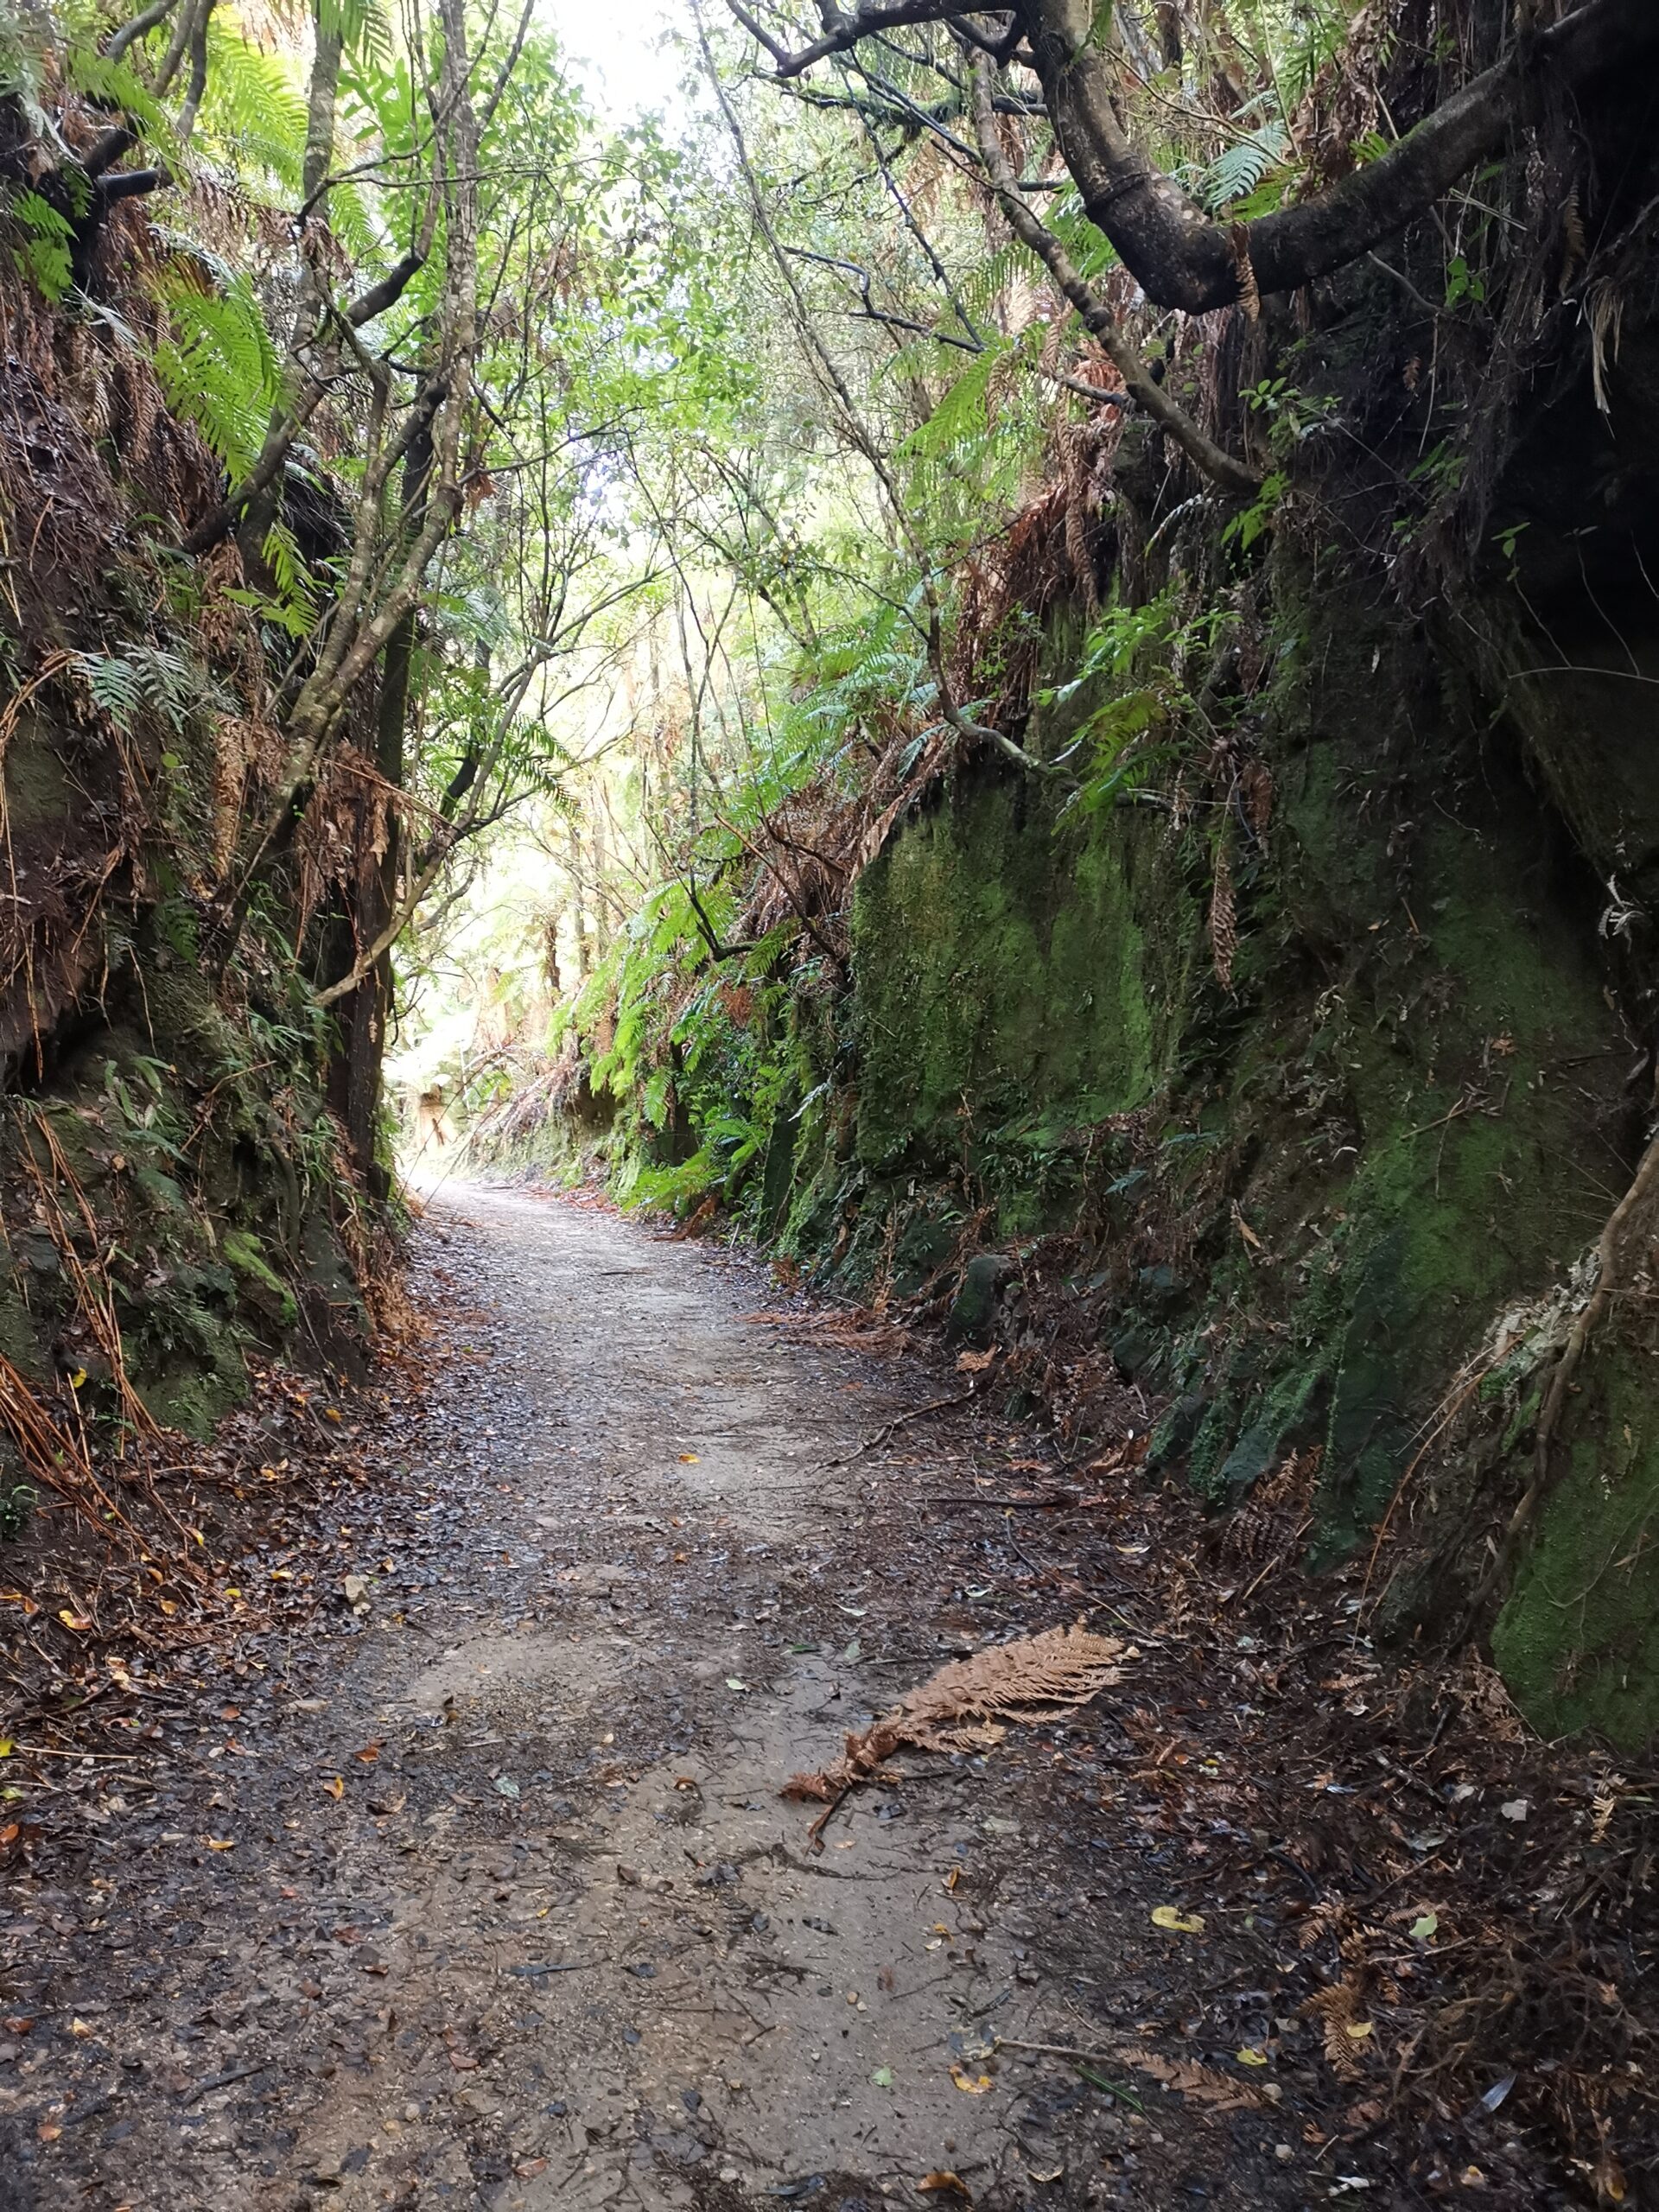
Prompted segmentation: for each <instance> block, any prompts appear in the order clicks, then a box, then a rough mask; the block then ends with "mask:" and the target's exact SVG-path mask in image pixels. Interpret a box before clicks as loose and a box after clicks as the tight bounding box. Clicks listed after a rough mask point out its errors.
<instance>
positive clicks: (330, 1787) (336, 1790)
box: [322, 1774, 346, 1797]
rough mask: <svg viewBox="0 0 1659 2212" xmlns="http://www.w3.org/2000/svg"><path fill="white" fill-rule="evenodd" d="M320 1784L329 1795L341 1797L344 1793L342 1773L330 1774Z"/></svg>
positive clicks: (344, 1784)
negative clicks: (325, 1780) (327, 1778)
mask: <svg viewBox="0 0 1659 2212" xmlns="http://www.w3.org/2000/svg"><path fill="white" fill-rule="evenodd" d="M322 1786H323V1788H324V1789H326V1790H327V1792H328V1795H329V1796H331V1797H343V1796H345V1795H346V1782H345V1777H344V1776H342V1775H338V1774H336V1775H334V1776H332V1777H330V1779H329V1780H328V1781H327V1782H325V1783H323V1785H322Z"/></svg>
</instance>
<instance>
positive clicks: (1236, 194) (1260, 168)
mask: <svg viewBox="0 0 1659 2212" xmlns="http://www.w3.org/2000/svg"><path fill="white" fill-rule="evenodd" d="M1289 144H1290V136H1289V133H1288V132H1287V130H1286V129H1285V127H1284V125H1283V124H1282V123H1264V124H1262V126H1261V128H1260V129H1259V130H1252V131H1251V132H1250V133H1249V136H1248V137H1244V138H1241V139H1240V140H1239V141H1238V143H1236V145H1232V146H1229V147H1228V148H1227V149H1226V151H1225V152H1224V153H1222V154H1218V155H1217V157H1216V159H1215V160H1214V161H1213V162H1211V164H1210V166H1209V168H1207V169H1205V172H1204V174H1203V175H1202V177H1201V178H1200V179H1199V180H1198V195H1199V197H1200V198H1201V199H1202V200H1203V201H1204V204H1205V207H1208V208H1209V209H1210V210H1211V213H1216V214H1219V213H1221V212H1222V211H1223V210H1224V209H1225V208H1228V207H1232V205H1233V203H1234V202H1235V201H1237V200H1250V199H1252V197H1253V195H1254V194H1255V192H1256V191H1257V189H1258V188H1259V187H1260V186H1261V184H1262V181H1263V179H1264V178H1265V177H1266V176H1267V175H1268V173H1269V172H1270V171H1271V170H1273V169H1275V168H1279V167H1280V165H1281V163H1282V162H1283V161H1284V158H1285V155H1286V152H1287V149H1288V147H1289ZM1275 197H1277V195H1275ZM1249 212H1250V213H1251V214H1255V213H1265V212H1266V210H1265V209H1258V208H1256V207H1254V206H1252V207H1251V208H1250V211H1249Z"/></svg>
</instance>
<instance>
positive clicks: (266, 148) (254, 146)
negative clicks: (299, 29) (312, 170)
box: [200, 12, 306, 199]
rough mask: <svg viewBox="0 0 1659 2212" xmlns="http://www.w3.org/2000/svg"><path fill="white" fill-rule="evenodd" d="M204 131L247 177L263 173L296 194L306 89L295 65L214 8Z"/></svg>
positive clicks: (284, 191)
mask: <svg viewBox="0 0 1659 2212" xmlns="http://www.w3.org/2000/svg"><path fill="white" fill-rule="evenodd" d="M200 130H201V134H202V137H203V138H204V139H205V140H207V142H208V143H210V144H212V145H213V146H216V147H217V148H218V149H220V150H221V151H222V152H223V153H224V154H225V155H226V157H227V158H228V159H230V160H231V161H232V163H233V166H234V167H235V168H236V170H237V171H238V174H239V175H241V176H243V177H244V178H247V177H249V176H253V177H256V178H257V177H263V178H264V180H266V181H268V182H269V183H270V184H271V185H273V186H275V187H276V188H277V190H278V191H279V192H280V193H282V194H284V195H286V196H287V197H289V198H290V199H291V198H296V197H297V195H298V194H299V190H300V181H301V177H302V173H303V170H304V167H305V131H306V102H305V94H304V92H302V90H301V88H300V83H299V79H298V78H297V76H296V73H295V70H294V67H293V65H292V64H291V63H290V62H289V60H288V59H287V58H286V56H284V55H283V54H263V53H261V51H260V50H259V48H257V46H254V45H251V44H250V42H249V41H248V40H247V39H246V38H245V37H244V36H243V35H242V34H241V33H240V32H239V31H238V30H237V29H234V28H233V27H232V24H230V23H228V22H226V21H225V19H224V17H223V15H222V14H221V13H217V12H216V13H215V14H214V15H213V17H212V18H211V20H210V22H209V24H208V29H207V93H206V96H205V97H204V99H203V101H202V105H201V120H200Z"/></svg>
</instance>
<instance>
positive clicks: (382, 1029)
mask: <svg viewBox="0 0 1659 2212" xmlns="http://www.w3.org/2000/svg"><path fill="white" fill-rule="evenodd" d="M431 473H432V431H431V426H430V424H429V423H428V424H427V426H426V427H425V428H424V429H423V431H422V432H421V434H420V435H419V436H417V437H416V440H415V441H414V442H413V443H412V444H411V445H410V449H409V453H408V455H407V457H406V458H405V460H404V501H403V506H404V512H403V531H404V538H405V539H406V540H409V539H412V538H413V537H414V536H415V534H416V531H418V530H419V528H420V525H421V520H422V516H423V509H424V507H425V504H426V492H427V486H428V483H429V480H430V477H431ZM415 641H416V632H415V614H414V612H413V610H412V609H411V610H410V612H409V613H406V614H405V615H404V617H403V619H402V620H400V621H399V623H398V624H397V627H396V629H395V630H393V632H392V633H391V637H390V638H388V639H387V640H386V649H385V657H384V658H383V659H382V662H381V666H380V697H379V701H378V709H377V713H376V717H375V760H374V765H375V766H376V768H377V769H378V772H379V773H380V775H381V777H382V778H383V779H385V785H389V786H390V787H391V790H393V791H401V790H402V789H403V787H404V752H405V744H404V738H405V732H406V729H407V725H408V721H409V696H410V674H411V671H412V669H413V665H414V658H415ZM374 803H375V804H378V803H379V799H378V796H377V798H376V800H375V802H374ZM368 830H369V825H368V824H367V823H365V824H364V830H363V834H364V837H365V842H372V840H371V839H369V835H368ZM401 845H402V833H401V826H400V824H399V823H398V819H397V814H396V812H395V811H394V812H393V813H392V814H391V817H390V819H389V821H388V823H387V824H386V838H385V852H384V853H383V854H382V855H381V857H380V860H379V862H378V865H377V866H376V867H374V868H372V871H371V872H369V873H367V874H365V876H364V877H363V879H362V880H361V881H360V883H359V885H358V887H357V889H356V894H355V896H354V897H353V899H352V900H351V902H350V906H351V912H350V923H351V926H350V928H349V929H348V930H347V931H345V932H344V933H343V941H342V942H343V955H344V959H343V964H342V966H341V968H340V974H341V975H342V976H349V975H350V973H351V971H352V968H353V963H354V962H355V960H356V958H357V957H358V952H359V948H361V947H365V946H371V947H372V945H373V944H374V943H375V941H376V939H377V938H379V937H380V936H381V935H382V934H383V933H384V931H385V927H386V925H387V923H388V922H389V921H390V920H391V917H392V914H393V912H395V911H396V907H397V876H398V869H399V866H400V863H401V858H402V853H401ZM394 987H395V978H394V976H393V973H392V959H391V947H390V946H388V947H387V949H386V950H385V952H383V953H382V954H381V956H380V957H379V959H378V961H377V962H376V963H375V964H374V966H373V968H372V969H371V970H370V971H369V973H368V974H367V975H366V976H365V977H364V978H363V980H362V982H360V983H359V985H358V987H357V988H356V989H355V990H354V991H351V992H348V993H347V995H346V997H344V998H343V999H341V1000H340V1001H339V1002H338V1009H337V1012H336V1014H335V1017H334V1018H335V1020H337V1021H338V1022H339V1024H340V1040H341V1049H340V1057H339V1059H338V1061H337V1062H336V1064H335V1065H334V1068H333V1069H331V1071H330V1077H331V1080H330V1084H329V1090H330V1097H331V1103H332V1104H333V1105H334V1111H335V1112H336V1114H338V1115H339V1116H340V1121H341V1122H342V1123H343V1124H344V1126H345V1129H346V1141H347V1143H348V1145H349V1147H350V1149H351V1154H352V1159H353V1163H354V1164H355V1166H356V1167H357V1170H358V1173H359V1175H360V1176H361V1177H362V1179H363V1183H364V1186H365V1189H366V1190H367V1191H368V1192H369V1194H370V1195H371V1197H372V1198H385V1197H386V1196H387V1195H388V1191H389V1187H390V1179H389V1177H388V1175H387V1173H386V1170H385V1166H383V1165H382V1163H381V1162H380V1161H379V1160H378V1159H377V1157H376V1153H375V1147H376V1140H377V1138H378V1134H379V1114H380V1087H381V1077H382V1074H383V1072H384V1070H385V1058H386V1037H387V1033H388V1030H389V1028H390V1026H391V1013H392V999H393V991H394Z"/></svg>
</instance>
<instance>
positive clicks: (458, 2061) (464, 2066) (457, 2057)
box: [449, 2050, 478, 2074]
mask: <svg viewBox="0 0 1659 2212" xmlns="http://www.w3.org/2000/svg"><path fill="white" fill-rule="evenodd" d="M449 2063H450V2064H451V2065H452V2066H453V2067H454V2069H455V2071H456V2073H457V2074H475V2073H476V2072H477V2071H478V2061H477V2060H476V2059H475V2058H474V2057H473V2056H471V2055H470V2054H469V2053H468V2052H467V2051H464V2050H452V2051H451V2052H450V2054H449Z"/></svg>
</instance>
